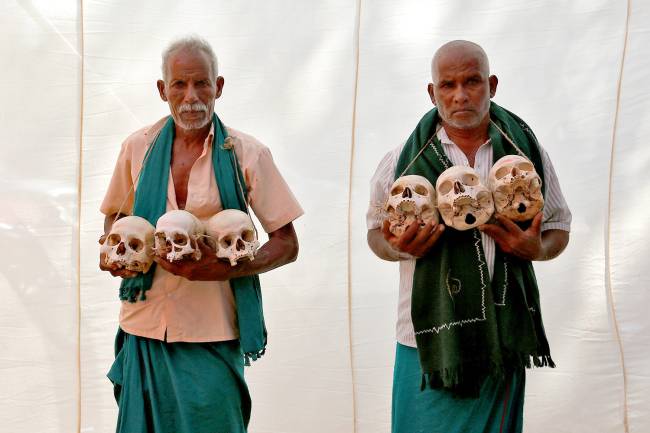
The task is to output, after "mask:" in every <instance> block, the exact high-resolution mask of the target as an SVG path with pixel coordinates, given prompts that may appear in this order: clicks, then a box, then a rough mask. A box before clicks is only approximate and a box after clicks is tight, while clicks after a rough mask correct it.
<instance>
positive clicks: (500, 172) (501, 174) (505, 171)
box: [494, 167, 510, 179]
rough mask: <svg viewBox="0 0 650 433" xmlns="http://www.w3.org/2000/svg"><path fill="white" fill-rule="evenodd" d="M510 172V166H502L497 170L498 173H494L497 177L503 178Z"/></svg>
mask: <svg viewBox="0 0 650 433" xmlns="http://www.w3.org/2000/svg"><path fill="white" fill-rule="evenodd" d="M508 173H510V167H501V168H500V169H498V170H497V172H496V173H494V176H495V177H496V178H497V179H501V178H503V177H505V176H506V175H507V174H508Z"/></svg>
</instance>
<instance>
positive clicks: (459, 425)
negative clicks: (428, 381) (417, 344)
mask: <svg viewBox="0 0 650 433" xmlns="http://www.w3.org/2000/svg"><path fill="white" fill-rule="evenodd" d="M421 383H422V370H421V369H420V361H419V359H418V352H417V349H415V348H413V347H408V346H404V345H402V344H399V343H397V351H396V354H395V369H394V374H393V412H392V430H391V431H392V433H521V431H522V424H523V411H524V388H525V384H526V372H525V371H524V370H523V369H518V370H517V371H515V372H514V373H513V374H512V375H510V376H509V377H508V378H507V380H497V379H495V378H492V377H489V378H488V379H486V381H485V382H484V383H483V385H482V387H481V392H480V396H479V398H477V399H468V398H464V399H463V398H454V397H453V396H452V395H451V394H450V393H449V392H448V391H445V390H440V389H431V388H428V387H427V388H426V389H425V390H424V391H420V386H421Z"/></svg>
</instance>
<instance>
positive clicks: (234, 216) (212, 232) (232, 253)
mask: <svg viewBox="0 0 650 433" xmlns="http://www.w3.org/2000/svg"><path fill="white" fill-rule="evenodd" d="M206 232H207V235H208V237H209V238H208V239H209V244H210V245H211V246H212V247H213V248H214V249H215V251H216V254H217V257H219V258H220V259H225V260H228V261H229V262H230V265H231V266H235V265H236V264H237V262H239V261H240V260H242V259H248V260H253V259H255V253H256V252H257V248H258V247H259V246H260V243H259V242H258V240H257V236H256V234H255V228H254V227H253V222H252V221H251V219H250V218H249V216H248V214H246V213H245V212H242V211H240V210H238V209H224V210H222V211H221V212H219V213H217V214H216V215H214V216H213V217H212V218H210V219H209V220H208V222H207V224H206Z"/></svg>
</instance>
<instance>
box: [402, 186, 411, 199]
mask: <svg viewBox="0 0 650 433" xmlns="http://www.w3.org/2000/svg"><path fill="white" fill-rule="evenodd" d="M411 197H413V193H412V192H411V188H409V187H408V186H407V187H406V188H404V192H403V193H402V198H411Z"/></svg>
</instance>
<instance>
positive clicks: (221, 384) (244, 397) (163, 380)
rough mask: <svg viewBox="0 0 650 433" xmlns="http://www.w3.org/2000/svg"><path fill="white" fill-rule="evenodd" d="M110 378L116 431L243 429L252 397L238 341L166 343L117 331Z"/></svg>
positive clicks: (222, 432) (219, 432)
mask: <svg viewBox="0 0 650 433" xmlns="http://www.w3.org/2000/svg"><path fill="white" fill-rule="evenodd" d="M108 378H109V379H110V380H111V382H113V385H114V387H115V388H114V389H115V398H116V400H117V403H118V406H119V416H118V420H117V430H116V431H117V433H245V432H246V427H247V425H248V421H249V419H250V412H251V400H250V395H249V393H248V387H247V386H246V382H245V380H244V356H243V354H242V351H241V348H240V345H239V341H238V340H232V341H223V342H212V343H185V342H179V343H167V342H164V341H160V340H152V339H149V338H144V337H137V336H134V335H131V334H127V333H125V332H123V331H122V330H121V329H120V330H119V331H118V334H117V337H116V341H115V362H114V363H113V366H112V367H111V369H110V371H109V373H108Z"/></svg>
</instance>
